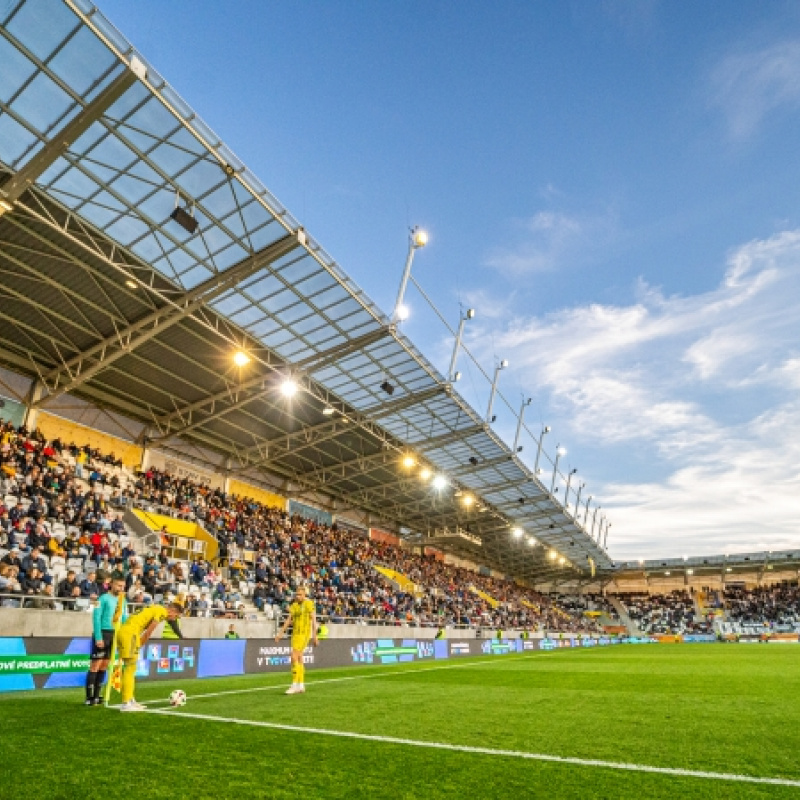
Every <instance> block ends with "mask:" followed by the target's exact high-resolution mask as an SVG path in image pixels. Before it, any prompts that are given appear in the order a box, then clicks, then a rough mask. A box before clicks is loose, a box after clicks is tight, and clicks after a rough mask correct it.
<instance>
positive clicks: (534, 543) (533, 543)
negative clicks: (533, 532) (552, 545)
mask: <svg viewBox="0 0 800 800" xmlns="http://www.w3.org/2000/svg"><path fill="white" fill-rule="evenodd" d="M528 544H529V545H530V546H531V547H536V539H535V537H533V536H531V537H530V538H529V539H528Z"/></svg>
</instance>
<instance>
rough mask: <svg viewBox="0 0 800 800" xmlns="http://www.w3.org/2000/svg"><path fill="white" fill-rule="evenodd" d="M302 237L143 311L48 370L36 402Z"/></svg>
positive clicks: (72, 384)
mask: <svg viewBox="0 0 800 800" xmlns="http://www.w3.org/2000/svg"><path fill="white" fill-rule="evenodd" d="M304 240H305V235H304V234H302V233H301V232H298V233H296V234H287V235H286V236H284V237H282V238H280V239H278V240H277V241H276V242H273V243H272V244H270V245H268V246H267V247H265V248H264V249H263V250H261V251H260V252H258V253H255V254H254V255H252V256H250V257H248V258H246V259H244V260H243V261H240V262H239V263H238V264H235V265H234V266H232V267H229V268H228V269H226V270H224V271H222V272H220V273H218V274H217V275H213V276H211V277H210V278H208V279H207V280H205V281H203V282H202V283H200V284H199V285H198V286H196V287H195V288H194V289H192V290H191V291H189V292H186V293H185V294H184V295H183V296H182V297H180V298H179V299H178V300H177V301H176V302H175V304H174V305H167V306H163V307H161V308H158V309H156V310H155V311H152V312H150V313H148V314H146V315H145V316H144V317H142V318H141V319H139V320H137V321H136V322H133V323H131V324H130V325H129V326H128V327H127V328H125V329H123V330H120V331H116V332H115V333H114V334H113V335H111V336H109V337H107V338H106V339H104V340H103V341H101V342H98V343H97V344H95V345H93V346H92V347H90V348H89V349H88V350H86V351H85V352H83V353H80V354H79V355H77V356H75V357H73V358H71V359H70V360H69V361H67V362H66V363H64V364H63V365H62V366H60V367H57V368H55V369H53V370H51V371H50V372H49V373H48V374H47V375H45V376H44V378H43V383H44V384H45V386H46V387H47V390H48V392H49V394H48V395H47V396H45V397H44V398H43V399H42V400H40V401H39V403H38V404H37V405H46V404H47V402H49V401H51V400H53V399H54V398H56V397H59V396H60V395H62V394H64V393H65V392H69V391H72V390H73V389H75V388H76V387H77V386H80V385H81V384H82V383H85V382H86V381H88V380H89V379H91V378H93V377H94V376H95V375H97V373H98V372H101V371H102V370H104V369H105V368H106V367H108V366H109V365H110V364H113V363H114V362H115V361H117V360H118V359H119V358H121V357H122V356H124V355H126V354H128V353H130V352H132V351H133V350H135V349H136V348H137V347H139V346H140V345H142V344H144V343H145V342H147V341H149V340H150V339H152V338H153V337H154V336H157V335H158V334H159V333H161V332H162V331H163V330H165V329H166V328H168V327H171V326H172V325H174V324H175V323H177V322H180V321H181V320H183V319H186V318H187V317H189V316H191V315H192V314H194V313H195V312H196V311H197V310H199V309H200V308H201V307H202V306H204V305H205V304H206V303H209V302H210V301H212V300H214V299H215V298H216V297H219V296H220V295H221V294H224V293H225V292H226V291H228V290H229V289H231V288H233V287H234V286H236V285H237V284H238V283H240V282H241V281H243V280H245V279H246V278H248V277H249V276H250V275H252V274H254V273H256V272H258V271H259V270H260V269H263V268H264V267H266V266H268V265H269V264H271V263H273V262H274V261H277V260H278V259H279V258H282V257H283V256H285V255H286V254H287V253H290V252H291V251H292V250H294V249H295V248H296V247H299V246H300V245H301V244H303V243H304Z"/></svg>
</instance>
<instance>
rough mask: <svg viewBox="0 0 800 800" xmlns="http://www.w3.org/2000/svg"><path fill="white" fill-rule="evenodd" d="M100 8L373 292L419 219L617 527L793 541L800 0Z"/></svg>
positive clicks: (117, 0)
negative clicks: (786, 0)
mask: <svg viewBox="0 0 800 800" xmlns="http://www.w3.org/2000/svg"><path fill="white" fill-rule="evenodd" d="M101 8H102V10H103V11H104V13H106V15H107V16H108V17H109V19H110V20H111V21H112V22H114V23H115V24H116V25H117V26H118V27H119V28H120V29H121V30H122V31H123V33H125V35H126V36H127V37H128V38H129V39H130V40H131V41H132V42H133V43H134V45H136V46H137V47H138V48H139V49H140V50H141V51H142V53H143V54H144V55H145V56H146V57H147V58H148V59H149V60H150V61H151V62H152V63H153V64H154V65H155V66H156V67H157V68H158V69H159V70H160V71H161V72H162V74H164V75H165V76H166V77H167V79H168V80H169V81H170V82H171V83H172V84H173V86H174V87H175V88H176V89H177V90H178V91H179V92H180V93H181V94H182V95H183V96H184V97H185V98H186V100H187V101H188V102H189V103H190V104H191V105H192V106H193V107H194V108H195V109H196V110H197V111H198V112H199V113H200V115H201V116H202V117H203V118H204V119H205V120H206V122H208V123H209V124H210V125H211V126H212V127H213V128H214V129H215V130H216V131H217V133H219V134H220V136H222V138H223V139H224V140H225V141H226V143H227V144H228V145H229V146H230V147H231V148H232V149H233V150H234V151H235V152H236V153H237V154H238V155H239V156H240V157H241V158H242V159H243V160H244V161H245V162H246V163H247V164H248V166H250V167H251V169H253V170H254V172H255V173H256V174H257V175H259V177H260V178H261V179H262V180H263V181H264V183H265V184H266V185H267V186H268V187H269V188H270V189H271V190H272V191H273V192H274V193H275V194H276V195H277V196H278V197H280V198H281V200H282V201H283V202H284V203H285V204H286V205H287V206H288V207H289V208H290V209H291V210H292V211H293V213H294V214H295V215H296V216H297V217H298V218H299V219H300V220H301V221H302V222H303V223H304V224H305V225H306V227H307V228H308V229H309V230H310V231H311V232H312V233H313V235H314V236H315V237H316V238H317V239H318V240H319V241H320V242H321V243H322V244H323V245H324V246H325V248H326V249H327V250H328V251H329V252H330V253H331V254H332V255H333V256H334V257H335V258H336V259H337V260H338V261H339V263H340V264H341V265H342V266H343V268H344V269H345V270H346V271H347V272H348V273H349V274H350V275H351V276H352V277H353V278H354V279H355V280H356V281H357V282H358V283H359V284H360V285H361V286H362V287H363V288H364V289H365V290H366V291H367V293H368V294H369V295H370V296H371V297H372V298H373V299H374V300H375V301H376V302H378V304H379V305H380V306H381V307H382V308H383V309H384V310H387V311H389V310H391V306H392V304H393V300H394V295H395V293H396V290H397V283H398V280H399V276H400V271H401V269H402V265H403V260H404V257H405V248H406V237H407V230H408V226H409V225H413V224H420V225H422V226H424V227H425V228H426V229H427V230H428V231H429V232H430V235H431V242H430V244H429V246H428V247H426V248H425V250H423V251H421V252H420V253H419V254H418V256H417V260H416V262H415V273H414V274H415V276H416V278H417V279H418V280H419V281H420V283H421V284H422V285H423V287H424V288H425V290H426V292H428V293H429V294H430V295H431V297H432V298H433V299H434V300H435V302H436V304H437V306H438V307H439V308H440V309H441V310H442V311H443V312H444V313H445V315H446V316H447V317H448V318H449V319H450V321H451V324H453V325H455V324H456V321H457V318H458V309H459V303H460V302H461V303H464V304H465V305H474V306H475V308H476V309H477V311H478V314H477V317H476V319H475V320H474V321H472V322H471V323H470V324H469V328H468V331H469V332H468V339H467V342H468V346H469V347H470V348H471V350H472V351H473V352H474V353H475V355H476V357H477V358H478V360H479V362H480V363H481V364H482V366H483V367H484V369H486V370H487V371H490V370H491V369H492V365H493V362H494V359H496V358H508V359H509V361H510V364H511V366H510V367H509V369H508V370H507V371H506V372H505V373H504V374H503V375H502V381H501V388H502V391H503V393H504V395H505V397H507V398H508V400H509V402H510V403H511V404H512V405H515V406H516V405H517V404H518V403H519V400H520V398H521V393H522V392H524V393H525V394H526V395H527V396H530V397H531V398H532V399H533V402H532V405H531V407H530V411H529V416H528V419H529V421H530V423H531V425H532V427H534V428H538V426H539V425H540V424H543V423H546V424H549V425H551V426H552V428H553V431H552V433H551V434H550V436H549V437H548V439H549V440H550V441H549V442H548V447H549V448H550V449H551V450H552V449H554V447H555V445H556V444H557V443H561V444H563V445H565V446H566V447H567V450H568V454H567V456H566V459H565V461H566V463H567V464H568V466H569V467H570V468H571V467H577V468H578V470H579V473H578V475H579V476H580V477H581V478H582V480H585V481H586V483H587V489H586V490H585V491H586V492H591V493H592V494H593V495H594V496H595V497H596V498H598V502H600V503H601V505H602V507H603V510H604V511H606V512H607V513H608V515H609V519H610V520H611V522H612V528H611V533H610V536H609V548H610V551H611V554H612V556H614V557H616V558H638V557H650V556H652V557H655V556H668V555H669V556H680V555H685V554H686V555H688V554H702V553H719V552H737V551H745V550H757V549H779V548H785V547H796V546H800V521H798V519H800V514H799V513H798V512H800V485H799V484H800V474H798V467H797V464H798V463H799V462H800V459H798V456H799V455H800V453H798V450H800V446H799V445H798V441H800V439H799V438H798V433H800V405H798V402H797V395H798V389H800V339H799V338H798V333H800V315H799V314H798V313H797V309H798V301H799V300H800V289H798V286H800V281H799V280H798V279H800V158H798V157H797V153H796V142H797V135H796V131H797V125H798V122H800V6H797V5H796V4H795V5H793V4H789V3H781V2H774V3H769V4H764V3H738V4H736V5H735V7H734V6H731V5H729V4H711V3H704V4H697V3H685V4H661V3H657V2H647V1H646V0H641V1H640V2H635V3H623V2H616V1H615V0H607V1H606V2H597V3H589V2H575V3H568V2H537V3H532V2H494V3H478V2H466V1H462V2H458V3H452V2H451V3H446V2H426V3H422V2H403V3H401V2H398V3H366V2H360V3H356V2H338V3H322V2H307V3H296V4H277V3H266V2H244V1H243V0H240V1H239V2H237V3H216V2H194V3H192V4H191V5H189V4H185V3H163V2H156V1H155V0H139V1H138V2H137V3H130V2H124V1H123V0H106V1H105V2H103V3H102V4H101ZM734 11H735V13H733V12H734ZM408 302H409V305H410V306H411V308H412V316H411V318H410V319H409V320H408V321H407V322H406V323H405V330H406V332H407V333H408V334H409V335H410V336H411V338H412V339H413V340H414V341H415V342H416V343H417V345H418V346H420V348H421V349H422V350H423V351H424V352H425V353H426V354H427V355H428V356H429V357H431V358H432V359H433V360H434V361H435V363H437V364H438V365H439V366H440V367H441V368H442V369H443V370H445V369H446V366H447V361H448V357H449V350H450V347H451V339H450V337H449V336H448V334H447V332H446V331H445V330H444V328H443V327H442V326H441V325H440V324H439V323H438V321H437V320H436V319H435V317H434V316H433V314H432V313H431V312H430V310H428V309H426V307H425V305H424V303H423V301H422V299H421V298H420V297H419V295H418V294H417V293H416V291H415V290H414V289H411V290H410V292H409V295H408ZM463 368H464V372H465V378H464V380H463V381H462V383H461V384H459V388H460V390H461V391H462V392H463V394H464V396H465V397H466V398H467V399H468V400H469V401H470V402H472V403H474V404H475V406H476V407H477V408H479V409H483V408H484V407H485V403H486V396H487V387H486V386H485V384H484V382H483V381H482V379H481V378H480V376H479V373H478V370H477V368H476V367H474V366H470V365H469V364H468V363H467V362H466V360H465V361H464V364H463ZM497 425H498V429H499V430H500V431H501V432H502V433H503V434H504V435H506V436H507V437H508V438H509V439H510V438H511V437H512V436H513V428H514V418H513V416H512V414H511V412H510V411H509V410H508V409H506V408H504V407H502V406H501V407H500V409H499V411H498V422H497ZM533 451H534V446H533V444H532V443H531V442H530V441H528V442H527V443H526V448H525V451H524V453H523V456H524V457H526V458H527V457H530V456H532V454H533ZM584 496H585V495H584Z"/></svg>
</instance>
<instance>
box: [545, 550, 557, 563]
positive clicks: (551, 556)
mask: <svg viewBox="0 0 800 800" xmlns="http://www.w3.org/2000/svg"><path fill="white" fill-rule="evenodd" d="M547 557H548V558H549V559H550V560H551V561H555V560H556V559H557V558H558V553H556V551H555V550H551V551H550V552H549V553H548V554H547Z"/></svg>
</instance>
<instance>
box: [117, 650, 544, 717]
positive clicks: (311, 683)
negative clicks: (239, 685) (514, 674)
mask: <svg viewBox="0 0 800 800" xmlns="http://www.w3.org/2000/svg"><path fill="white" fill-rule="evenodd" d="M549 655H552V652H551V651H545V652H542V651H539V652H538V653H527V654H525V655H520V657H519V658H514V659H510V661H506V660H505V658H504V657H503V656H496V657H492V656H486V659H487V660H486V661H470V662H469V663H467V664H439V665H438V666H435V667H423V668H422V669H387V670H383V671H382V672H371V673H370V674H369V675H343V676H342V677H340V678H320V679H319V680H315V681H309V682H308V685H309V686H318V685H319V684H322V683H342V682H344V681H364V680H367V679H369V678H385V677H388V676H390V675H416V674H417V673H418V672H436V671H438V670H442V669H469V668H470V667H485V666H487V665H490V664H500V663H511V662H516V661H522V659H528V658H535V657H537V656H541V657H543V656H549ZM490 659H491V660H490ZM264 674H265V675H275V674H277V673H274V672H273V673H264ZM287 675H288V673H287ZM278 689H286V684H285V683H281V684H275V685H274V686H251V687H249V688H247V689H226V690H224V691H222V692H204V693H203V694H190V695H187V697H188V699H189V700H202V699H203V698H204V697H224V696H225V695H229V694H249V693H250V692H270V691H273V692H274V691H276V690H278ZM163 703H169V698H161V699H159V700H147V701H145V702H144V703H142V705H145V706H151V705H161V704H163ZM114 708H116V706H114Z"/></svg>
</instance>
